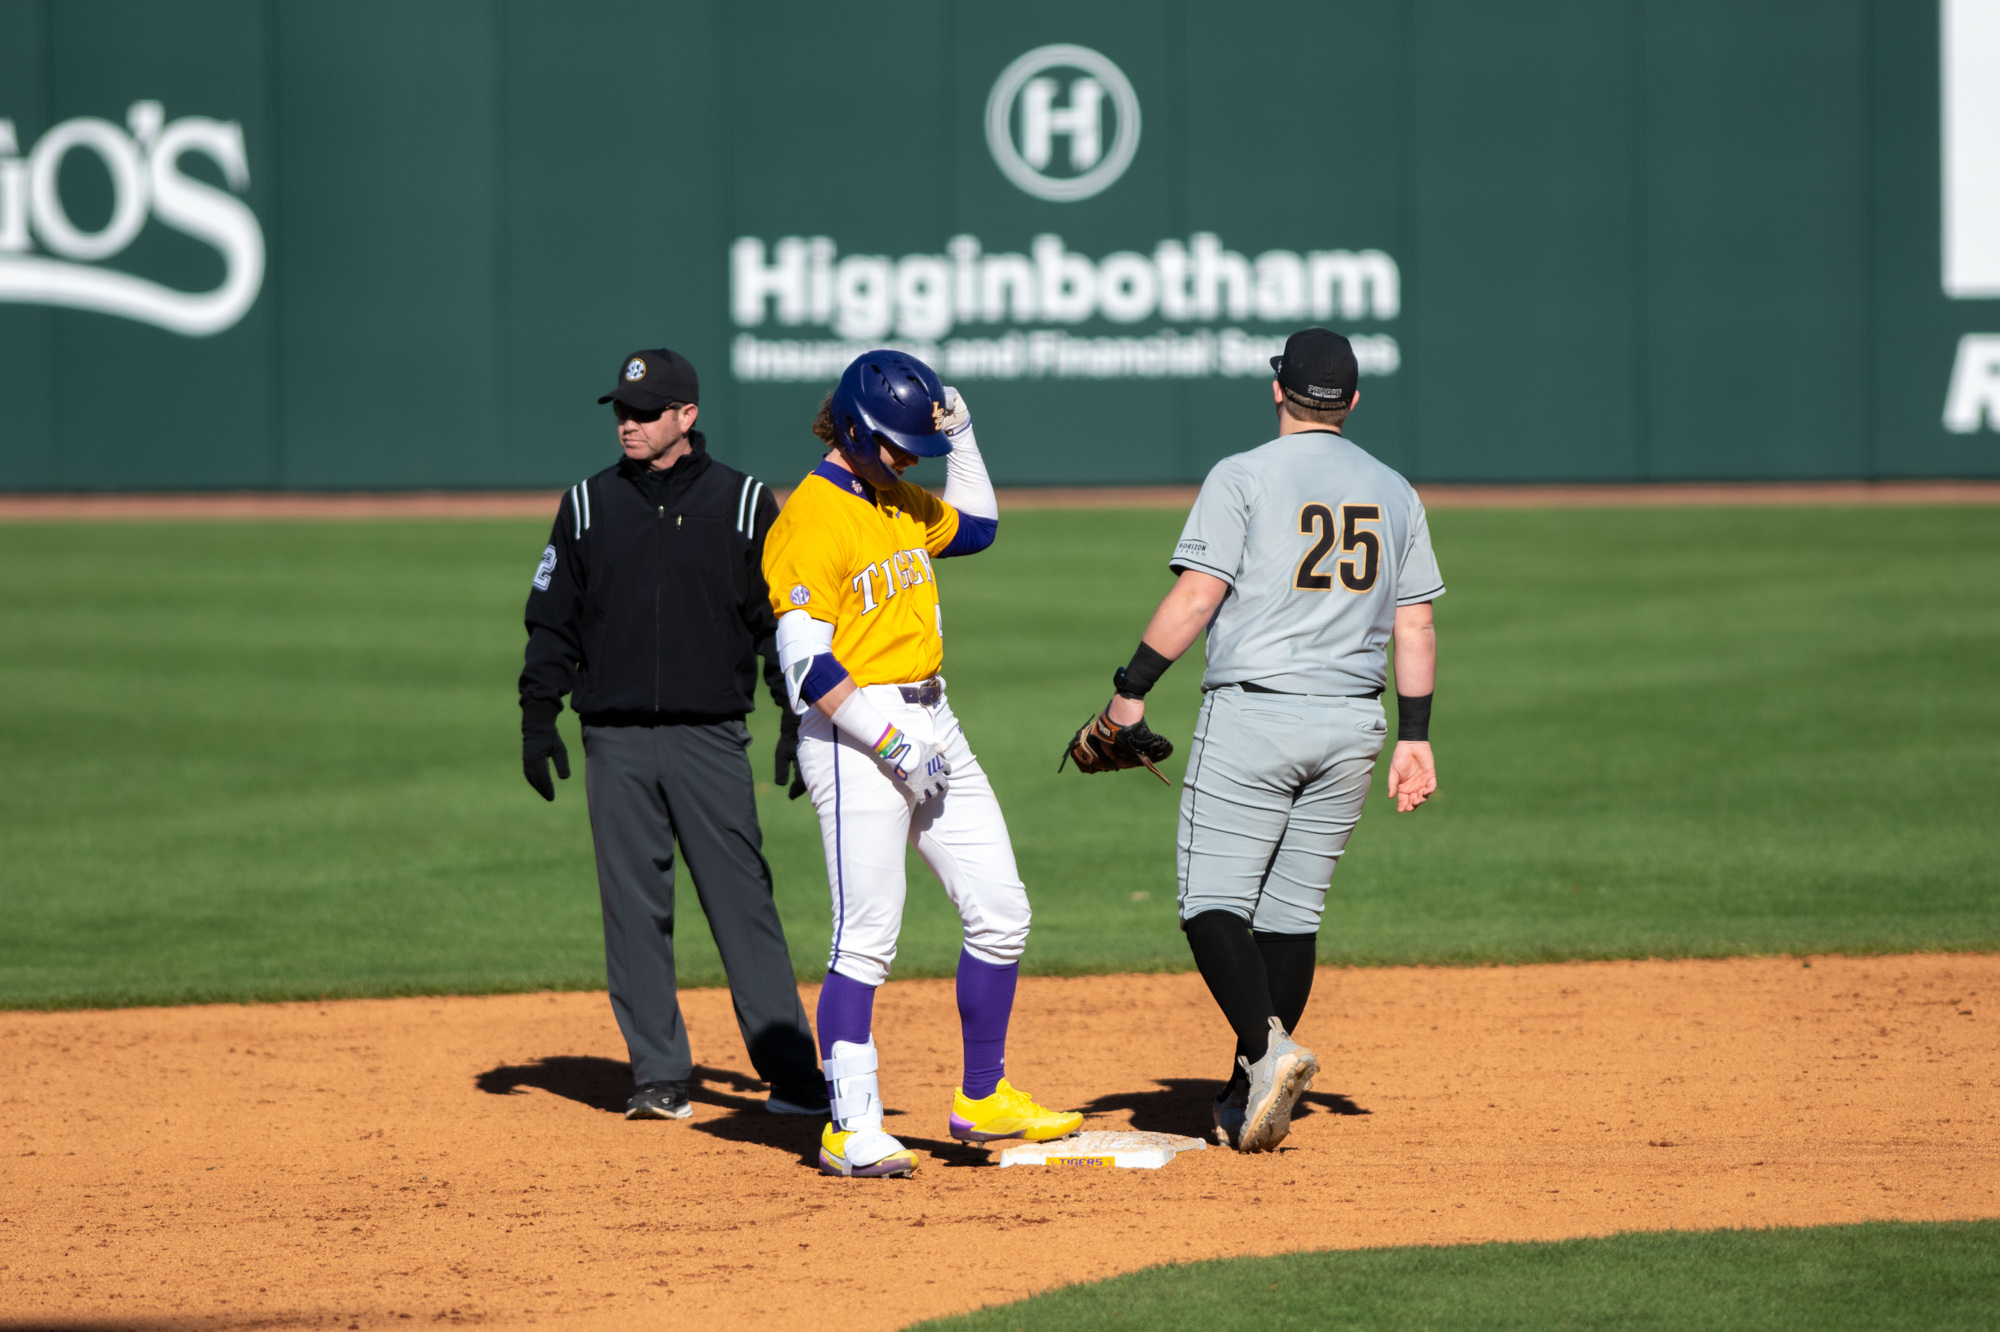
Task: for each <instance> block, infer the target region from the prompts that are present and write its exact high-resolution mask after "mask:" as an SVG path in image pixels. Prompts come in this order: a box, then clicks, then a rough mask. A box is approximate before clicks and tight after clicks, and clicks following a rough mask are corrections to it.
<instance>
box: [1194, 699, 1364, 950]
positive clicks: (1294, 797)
mask: <svg viewBox="0 0 2000 1332" xmlns="http://www.w3.org/2000/svg"><path fill="white" fill-rule="evenodd" d="M1387 735H1388V724H1387V722H1386V720H1385V718H1384V714H1383V711H1382V701H1381V700H1380V699H1375V698H1341V697H1336V696H1332V695H1320V694H1261V693H1248V692H1246V691H1244V690H1243V689H1242V688H1240V687H1239V686H1236V685H1227V686H1225V687H1223V688H1221V689H1216V690H1213V691H1211V692H1210V693H1209V694H1208V695H1207V696H1206V697H1205V698H1203V699H1202V703H1201V715H1200V718H1199V720H1197V721H1196V723H1195V730H1194V743H1193V744H1192V745H1191V746H1189V750H1188V765H1187V779H1186V781H1185V782H1184V783H1183V784H1182V786H1181V820H1180V838H1179V852H1180V853H1179V857H1178V869H1179V877H1180V908H1181V919H1182V920H1193V919H1194V918H1195V917H1196V916H1198V915H1200V914H1201V913H1202V912H1204V911H1231V912H1234V913H1235V914H1236V915H1239V916H1241V917H1243V919H1244V920H1246V921H1248V922H1249V923H1250V927H1251V928H1252V929H1255V930H1258V931H1261V932H1265V933H1270V934H1313V933H1315V932H1317V931H1318V929H1319V922H1320V915H1321V913H1322V912H1323V911H1324V910H1325V908H1326V890H1327V888H1328V886H1329V885H1330V884H1331V883H1332V882H1333V870H1334V866H1335V865H1336V864H1337V863H1338V862H1339V860H1340V853H1341V852H1342V851H1344V850H1346V848H1347V839H1348V836H1349V835H1350V834H1352V833H1353V831H1354V825H1355V824H1356V823H1357V822H1359V821H1360V819H1361V806H1362V804H1363V802H1364V801H1366V800H1367V798H1368V785H1369V782H1370V780H1371V779H1372V778H1373V775H1374V771H1375V756H1376V755H1378V754H1380V753H1381V752H1382V744H1383V741H1384V739H1385V738H1386V736H1387Z"/></svg>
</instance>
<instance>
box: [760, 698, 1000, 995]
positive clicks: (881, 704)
mask: <svg viewBox="0 0 2000 1332" xmlns="http://www.w3.org/2000/svg"><path fill="white" fill-rule="evenodd" d="M863 692H864V693H865V694H866V695H867V696H868V701H869V702H870V703H872V704H874V705H875V707H877V708H878V709H880V710H881V713H882V715H883V716H884V717H885V718H887V719H888V720H889V721H890V722H891V723H893V724H894V725H896V726H898V727H900V728H901V729H902V731H903V732H904V734H906V735H909V736H910V737H912V738H913V739H917V740H922V741H925V742H926V743H932V744H935V743H938V742H939V741H942V742H943V744H944V746H945V754H946V756H947V757H948V758H949V759H950V760H951V787H950V789H949V790H947V791H946V792H945V793H944V795H942V796H940V797H938V798H937V799H935V800H930V801H926V802H925V803H924V804H923V805H921V806H916V805H915V804H914V802H913V801H912V800H911V798H910V794H909V792H908V791H907V790H905V789H904V788H903V787H902V786H901V785H900V784H899V783H898V782H897V781H896V779H895V778H893V777H891V776H890V775H889V772H888V770H887V769H886V768H885V767H884V766H883V765H882V762H881V760H879V759H877V758H876V757H875V756H874V755H873V754H871V753H870V752H868V751H867V750H866V749H863V748H862V747H861V745H860V744H859V743H858V742H857V741H855V740H854V739H853V737H851V736H847V735H843V734H841V733H840V732H839V731H838V730H837V729H836V728H835V727H834V725H833V723H832V722H830V721H828V720H827V719H826V717H825V716H824V715H822V714H821V713H820V711H819V710H818V709H817V708H808V709H807V710H806V713H805V715H804V717H803V718H801V720H800V725H799V771H800V773H802V774H803V775H804V777H805V780H806V789H807V790H808V791H810V792H811V794H812V802H813V808H814V809H815V810H817V811H818V813H819V830H820V838H821V840H822V841H823V842H824V843H825V847H826V877H827V888H828V890H829V892H830V893H831V895H832V898H833V951H832V956H831V957H830V958H829V959H828V962H827V970H828V971H836V972H839V973H840V974H841V975H843V976H846V977H848V978H849V979H850V980H856V981H859V982H861V983H862V984H863V985H880V984H882V983H883V982H884V981H886V980H888V979H889V968H890V966H891V965H892V964H893V963H894V962H895V960H896V939H897V936H898V935H899V934H900V933H901V932H902V928H903V900H904V898H905V897H906V896H907V894H908V888H909V885H908V882H907V876H906V874H905V872H904V857H905V854H906V852H905V851H904V848H905V846H911V845H913V846H915V847H916V848H917V852H918V854H919V855H921V856H923V858H924V863H925V864H926V865H929V866H930V867H931V872H932V873H933V874H935V875H937V876H938V880H939V882H941V883H942V884H943V885H944V891H945V894H946V895H947V896H948V897H950V898H951V903H952V905H953V906H955V907H957V908H958V918H959V920H960V921H961V922H962V923H963V924H964V926H965V950H966V951H967V952H968V953H971V954H972V955H973V956H974V957H976V958H978V959H979V960H980V961H982V962H990V963H992V964H994V965H995V966H1005V965H1007V964H1008V963H1010V962H1017V961H1019V960H1020V957H1021V952H1022V950H1023V949H1024V948H1025V947H1026V946H1027V942H1028V914H1029V913H1028V890H1027V888H1026V887H1025V886H1024V885H1023V884H1022V883H1021V875H1020V872H1019V871H1018V870H1017V869H1016V868H1015V866H1014V844H1013V842H1012V841H1011V840H1010V839H1009V838H1008V836H1007V820H1006V819H1005V818H1004V817H1003V816H1002V815H1001V813H1000V802H999V801H998V800H997V799H995V798H994V795H993V786H992V783H990V782H988V781H987V780H986V773H985V770H984V769H982V768H981V767H980V766H979V760H978V758H976V757H975V756H974V755H973V753H972V749H971V748H970V746H968V745H967V744H966V742H965V733H964V732H963V731H962V730H961V729H960V728H959V725H958V718H957V717H955V716H953V715H952V711H951V704H950V702H949V701H948V700H946V699H944V698H942V697H940V698H939V700H938V702H937V703H936V704H935V705H933V706H931V707H923V706H921V705H919V704H913V703H906V702H904V701H903V694H902V688H901V687H900V686H898V685H869V686H867V687H866V688H865V689H864V690H863Z"/></svg>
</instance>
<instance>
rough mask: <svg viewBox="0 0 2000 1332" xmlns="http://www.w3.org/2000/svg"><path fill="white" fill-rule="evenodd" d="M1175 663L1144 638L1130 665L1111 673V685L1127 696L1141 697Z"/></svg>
mask: <svg viewBox="0 0 2000 1332" xmlns="http://www.w3.org/2000/svg"><path fill="white" fill-rule="evenodd" d="M1173 664H1174V663H1173V662H1172V661H1171V660H1170V659H1168V658H1166V657H1163V656H1161V655H1160V654H1159V653H1157V652H1155V651H1153V649H1152V648H1150V647H1148V646H1147V645H1146V643H1145V641H1144V640H1143V639H1142V640H1141V641H1140V643H1139V650H1138V651H1137V652H1134V653H1133V654H1132V661H1131V664H1130V665H1126V666H1120V667H1119V668H1118V669H1117V670H1115V671H1113V672H1112V673H1111V687H1112V688H1113V689H1115V690H1117V691H1118V692H1119V693H1120V694H1121V695H1123V696H1124V697H1126V698H1133V699H1141V698H1144V697H1145V696H1146V691H1147V690H1149V689H1151V688H1152V687H1153V686H1154V685H1156V684H1158V683H1159V682H1160V677H1161V676H1163V675H1165V674H1166V673H1167V667H1169V666H1171V665H1173Z"/></svg>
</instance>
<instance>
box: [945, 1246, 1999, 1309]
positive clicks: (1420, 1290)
mask: <svg viewBox="0 0 2000 1332" xmlns="http://www.w3.org/2000/svg"><path fill="white" fill-rule="evenodd" d="M1996 1300H2000V1222H1994V1221H1978V1222H1962V1223H1947V1224H1928V1225H1916V1224H1903V1223H1896V1222H1876V1223H1873V1224H1869V1225H1860V1226H1829V1227H1825V1228H1821V1229H1815V1230H1734V1231H1710V1232H1705V1233H1700V1234H1686V1233H1673V1232H1668V1233H1664V1234H1646V1235H1614V1236H1612V1237H1610V1238H1608V1239H1586V1240H1567V1241H1564V1242H1562V1243H1559V1244H1479V1245H1468V1246H1463V1247H1454V1248H1434V1249H1373V1250H1361V1251H1353V1252H1340V1253H1301V1254H1289V1255H1286V1256H1284V1257H1281V1258H1239V1259H1231V1260H1221V1261H1215V1262H1205V1263H1188V1264H1185V1265H1180V1266H1174V1267H1155V1268H1149V1269H1147V1270H1146V1271H1143V1272H1134V1273H1132V1274H1131V1275H1129V1276H1122V1277H1116V1278H1113V1279H1112V1280H1110V1281H1102V1282H1097V1283H1094V1284H1092V1285H1087V1286H1068V1287H1064V1288H1063V1289H1060V1290H1055V1291H1051V1292H1049V1293H1048V1294H1046V1295H1037V1296H1035V1297H1034V1298H1033V1299H1029V1300H1023V1301H1021V1302H1020V1303H1018V1304H1008V1305H1000V1306H997V1307H994V1308H990V1309H982V1310H980V1311H979V1312H977V1313H974V1314H968V1315H966V1316H964V1317H960V1318H941V1319H937V1320H935V1321H932V1322H926V1323H919V1324H917V1325H916V1327H917V1328H920V1329H928V1330H929V1332H1016V1330H1017V1329H1018V1330H1019V1332H1085V1330H1086V1329H1089V1330H1090V1332H1100V1330H1101V1329H1104V1328H1111V1327H1143V1328H1148V1329H1152V1330H1154V1332H1183V1330H1185V1332H1286V1330H1287V1329H1299V1330H1300V1332H1305V1329H1312V1332H1338V1330H1339V1329H1344V1328H1353V1329H1357V1332H1362V1330H1365V1332H1417V1329H1433V1328H1436V1329H1450V1330H1451V1332H1486V1330H1488V1329H1491V1330H1493V1332H1498V1330H1499V1329H1528V1330H1532V1332H1541V1329H1548V1328H1564V1329H1571V1328H1577V1329H1580V1328H1620V1329H1624V1328H1673V1329H1676V1330H1677V1332H1678V1330H1680V1329H1688V1330H1690V1332H1693V1330H1698V1329H1709V1328H1714V1329H1724V1328H1726V1329H1729V1330H1730V1332H1794V1330H1796V1332H1822V1330H1823V1329H1826V1328H1842V1329H1863V1328H1866V1329H1905V1328H1906V1329H1910V1330H1911V1332H1919V1330H1922V1332H1945V1330H1946V1329H1954V1328H1966V1329H1980V1332H1988V1330H1989V1329H1991V1328H1992V1327H1993V1326H1994V1323H1995V1307H1996ZM912 1332H915V1329H913V1330H912Z"/></svg>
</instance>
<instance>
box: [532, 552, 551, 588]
mask: <svg viewBox="0 0 2000 1332" xmlns="http://www.w3.org/2000/svg"><path fill="white" fill-rule="evenodd" d="M555 574H556V548H555V547H554V546H550V547H549V548H548V549H546V550H544V551H543V552H542V562H541V563H540V564H538V565H536V566H535V591H537V592H546V591H548V590H549V584H550V583H551V582H553V581H554V580H555Z"/></svg>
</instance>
